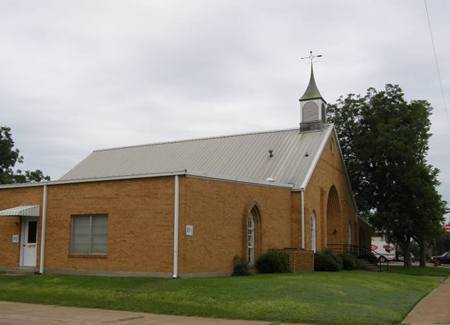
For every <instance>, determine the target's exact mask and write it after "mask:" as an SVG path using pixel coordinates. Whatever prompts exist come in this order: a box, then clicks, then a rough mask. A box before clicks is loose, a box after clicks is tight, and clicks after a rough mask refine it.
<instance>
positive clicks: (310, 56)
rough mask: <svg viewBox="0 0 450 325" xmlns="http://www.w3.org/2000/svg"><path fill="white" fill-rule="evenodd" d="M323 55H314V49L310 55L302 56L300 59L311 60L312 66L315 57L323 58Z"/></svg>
mask: <svg viewBox="0 0 450 325" xmlns="http://www.w3.org/2000/svg"><path fill="white" fill-rule="evenodd" d="M321 57H322V54H317V55H314V54H313V51H309V56H304V57H302V58H300V60H306V59H308V60H309V62H310V64H311V66H312V64H313V62H314V59H315V58H321Z"/></svg>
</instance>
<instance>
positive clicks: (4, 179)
mask: <svg viewBox="0 0 450 325" xmlns="http://www.w3.org/2000/svg"><path fill="white" fill-rule="evenodd" d="M22 162H23V157H22V156H21V155H20V154H19V150H18V149H15V148H14V140H13V139H12V135H11V129H10V128H7V127H0V184H8V183H13V182H14V177H13V175H14V170H13V167H14V166H15V165H16V163H22Z"/></svg>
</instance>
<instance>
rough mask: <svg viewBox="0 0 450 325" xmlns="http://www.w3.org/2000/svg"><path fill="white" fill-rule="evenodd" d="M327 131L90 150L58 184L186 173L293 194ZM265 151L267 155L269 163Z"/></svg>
mask: <svg viewBox="0 0 450 325" xmlns="http://www.w3.org/2000/svg"><path fill="white" fill-rule="evenodd" d="M332 128H333V126H332V125H328V126H326V127H325V128H324V129H322V130H317V131H310V132H302V133H300V132H299V130H298V129H288V130H278V131H267V132H258V133H248V134H239V135H229V136H222V137H211V138H203V139H194V140H184V141H174V142H164V143H154V144H148V145H139V146H131V147H121V148H112V149H104V150H96V151H94V152H92V153H91V154H90V155H89V156H88V157H87V158H85V159H84V160H83V161H81V162H80V163H79V164H78V165H76V166H75V167H74V168H73V169H72V170H70V171H69V172H68V173H67V174H66V175H64V176H63V177H62V178H61V180H77V179H88V178H105V177H115V176H126V175H137V174H147V173H160V172H169V171H175V170H178V171H179V170H186V171H187V172H188V173H189V172H191V173H196V174H204V175H208V176H214V177H218V178H220V177H224V178H233V179H246V180H254V181H255V182H266V181H267V179H269V178H271V179H273V182H276V183H278V184H291V185H293V187H295V188H299V187H300V186H301V184H302V183H303V181H304V180H305V178H306V177H308V171H309V169H310V167H311V166H312V165H313V161H314V158H315V157H316V156H317V155H318V154H319V150H320V147H321V144H322V142H323V141H324V138H328V136H329V134H330V133H331V130H332ZM269 150H273V157H270V155H269Z"/></svg>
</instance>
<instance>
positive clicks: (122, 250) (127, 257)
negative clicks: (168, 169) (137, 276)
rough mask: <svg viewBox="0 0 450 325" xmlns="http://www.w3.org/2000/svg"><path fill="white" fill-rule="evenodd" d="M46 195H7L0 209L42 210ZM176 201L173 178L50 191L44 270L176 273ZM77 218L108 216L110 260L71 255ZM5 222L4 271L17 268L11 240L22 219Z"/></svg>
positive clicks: (1, 228) (1, 229) (25, 191)
mask: <svg viewBox="0 0 450 325" xmlns="http://www.w3.org/2000/svg"><path fill="white" fill-rule="evenodd" d="M182 182H183V181H182V180H181V183H182ZM41 193H42V187H40V188H22V189H2V190H0V208H1V209H6V208H11V207H14V206H17V205H21V204H40V202H41V200H42V196H41ZM173 195H174V178H173V177H165V178H152V179H139V180H123V181H111V182H97V183H80V184H66V185H53V186H48V201H47V227H46V228H47V230H46V254H45V257H46V258H45V268H46V269H47V270H80V271H93V270H95V271H102V272H163V273H171V271H172V251H173ZM77 214H108V254H107V256H106V257H73V256H71V255H70V253H69V246H70V234H71V216H72V215H77ZM0 219H1V220H0V222H1V223H0V236H1V237H0V254H1V255H0V267H17V266H18V262H19V248H18V245H12V244H11V241H10V237H11V235H12V233H13V232H15V229H14V226H15V223H14V222H15V221H14V220H17V222H18V220H19V218H7V219H3V218H0ZM38 227H39V228H38V229H39V235H40V227H41V226H40V224H39V225H38ZM17 231H20V230H19V228H17ZM39 241H40V238H39ZM37 255H38V256H39V247H38V249H37ZM38 262H39V261H38Z"/></svg>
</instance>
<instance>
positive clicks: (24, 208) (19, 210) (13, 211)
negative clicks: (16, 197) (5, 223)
mask: <svg viewBox="0 0 450 325" xmlns="http://www.w3.org/2000/svg"><path fill="white" fill-rule="evenodd" d="M13 216H22V217H39V205H21V206H18V207H14V208H10V209H6V210H2V211H0V217H13Z"/></svg>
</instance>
